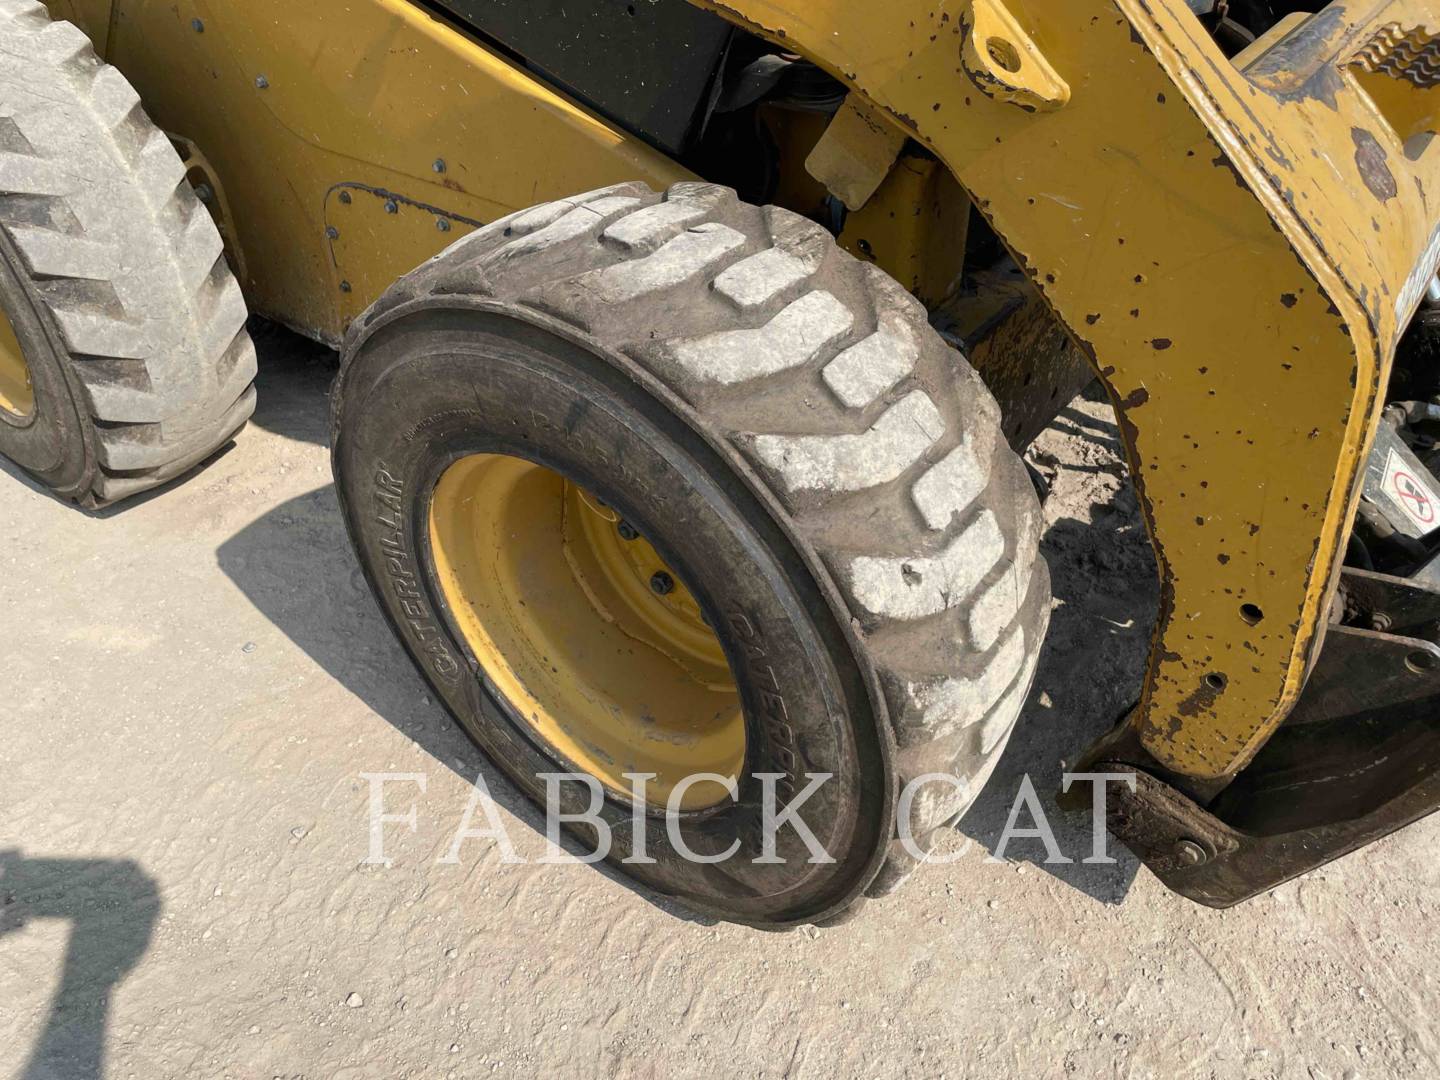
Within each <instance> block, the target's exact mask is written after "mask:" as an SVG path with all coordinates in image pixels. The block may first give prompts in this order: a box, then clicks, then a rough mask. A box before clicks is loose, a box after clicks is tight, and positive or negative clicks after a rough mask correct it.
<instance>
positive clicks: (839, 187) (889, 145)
mask: <svg viewBox="0 0 1440 1080" xmlns="http://www.w3.org/2000/svg"><path fill="white" fill-rule="evenodd" d="M906 137H907V136H906V134H905V132H903V131H901V130H900V129H899V128H897V127H896V126H895V125H894V124H892V123H891V122H890V121H889V120H887V119H885V118H884V117H883V116H882V115H881V114H880V113H879V112H878V111H876V110H875V109H873V108H871V107H870V106H869V105H868V104H866V103H865V100H864V99H863V98H861V97H860V96H859V95H857V94H851V95H850V96H849V97H847V98H846V99H845V104H844V105H842V106H841V107H840V111H839V112H837V113H836V114H835V118H834V119H833V120H831V121H830V125H829V127H827V128H826V129H825V134H823V135H821V136H820V141H819V142H817V143H816V144H815V148H814V149H813V150H811V151H810V156H809V157H807V158H806V159H805V171H806V172H808V173H809V174H810V175H811V176H813V177H814V178H815V179H816V180H819V181H820V183H822V184H824V185H825V187H826V188H827V189H828V190H829V192H830V194H832V195H834V196H835V197H836V198H837V199H839V200H840V201H841V202H843V203H844V204H845V205H846V206H847V207H849V208H850V209H851V210H859V209H860V208H861V207H863V206H864V205H865V204H866V203H867V202H869V201H870V196H872V195H874V194H875V192H876V191H877V190H878V189H879V187H880V185H881V184H882V183H883V182H884V181H885V177H887V176H889V175H890V170H891V168H892V167H893V166H894V165H895V159H896V158H898V157H899V156H900V150H901V148H902V147H903V146H904V145H905V139H906Z"/></svg>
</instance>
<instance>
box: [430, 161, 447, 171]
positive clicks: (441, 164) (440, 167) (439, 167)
mask: <svg viewBox="0 0 1440 1080" xmlns="http://www.w3.org/2000/svg"><path fill="white" fill-rule="evenodd" d="M430 167H431V168H432V169H434V170H435V171H436V172H437V173H443V172H444V171H445V159H444V158H436V159H435V164H433V165H431V166H430Z"/></svg>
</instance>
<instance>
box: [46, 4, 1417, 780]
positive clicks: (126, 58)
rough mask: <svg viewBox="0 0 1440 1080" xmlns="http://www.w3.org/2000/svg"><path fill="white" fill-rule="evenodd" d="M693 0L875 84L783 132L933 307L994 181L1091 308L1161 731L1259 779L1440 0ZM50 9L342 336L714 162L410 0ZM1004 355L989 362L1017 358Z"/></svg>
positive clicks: (1185, 768) (258, 284)
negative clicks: (510, 230)
mask: <svg viewBox="0 0 1440 1080" xmlns="http://www.w3.org/2000/svg"><path fill="white" fill-rule="evenodd" d="M694 2H695V3H696V4H697V5H698V6H700V7H702V8H705V9H708V10H711V11H713V12H715V13H717V14H719V15H720V16H722V17H723V18H725V19H727V20H729V21H731V22H733V23H734V24H735V25H737V26H740V27H742V28H743V29H745V30H747V31H749V32H750V33H752V34H754V35H757V36H759V37H761V38H764V39H767V40H769V41H771V42H774V43H777V44H780V45H782V46H783V47H784V49H785V50H787V51H790V52H794V53H798V54H801V55H803V56H804V57H806V58H807V59H809V60H811V61H813V62H814V63H815V64H817V65H819V66H820V67H821V68H823V69H824V70H826V71H827V72H829V73H830V74H831V75H832V76H834V77H835V78H837V79H839V80H840V81H841V82H843V83H844V84H845V85H846V86H847V87H848V88H849V90H850V92H851V94H850V99H849V101H848V102H847V103H846V105H845V107H844V108H843V109H842V110H841V112H840V113H839V114H837V115H836V117H835V118H834V119H833V120H832V121H830V122H829V124H828V126H827V125H826V124H825V123H823V122H822V123H819V124H818V125H816V124H814V123H810V124H808V125H807V123H804V122H796V123H794V124H793V125H792V127H793V129H794V131H795V132H796V134H795V135H794V138H793V140H791V141H789V142H785V141H783V140H782V145H781V147H780V151H781V153H782V155H785V156H788V157H793V158H795V159H796V160H800V161H804V163H805V168H806V174H805V175H803V176H802V175H800V174H799V173H798V171H797V172H793V173H792V176H793V177H797V179H794V180H793V183H794V184H795V186H796V190H797V191H798V189H799V188H803V187H806V186H807V185H808V186H809V187H811V188H818V189H819V190H821V191H822V192H823V191H824V190H828V191H829V192H831V193H832V194H834V195H835V196H836V197H838V198H840V199H841V200H842V201H843V202H845V204H846V205H847V206H848V207H849V208H850V211H851V213H850V216H849V218H848V220H847V224H846V227H845V231H844V233H843V234H842V237H841V240H842V243H844V244H845V245H846V246H847V247H849V248H850V249H851V250H852V251H855V252H857V253H860V254H863V255H865V256H866V257H870V258H873V259H874V260H875V261H876V262H877V263H879V264H880V265H881V266H882V267H883V268H885V269H886V270H888V271H890V272H891V273H892V274H894V275H895V276H896V277H897V278H899V279H900V280H901V281H902V282H903V283H904V284H905V285H906V286H907V287H909V288H911V289H912V290H913V291H914V292H916V294H917V295H919V296H920V297H921V298H922V299H924V300H925V301H926V302H927V304H930V305H932V306H934V305H937V304H940V303H941V302H942V301H943V300H944V299H945V297H946V295H947V287H948V286H949V284H950V283H951V282H952V281H953V280H954V278H955V277H956V275H957V274H958V272H959V269H960V260H961V259H962V257H963V252H964V246H965V244H964V240H965V224H964V223H965V221H966V215H967V214H968V206H967V199H968V200H973V202H974V204H975V205H976V206H977V207H978V208H979V209H980V211H981V212H982V213H983V214H984V215H985V216H986V218H987V219H988V220H989V222H990V223H991V224H992V225H993V227H994V230H995V232H996V233H997V234H998V236H999V237H1000V238H1001V239H1002V240H1003V242H1004V243H1005V245H1006V246H1007V247H1008V248H1009V250H1010V252H1011V253H1012V254H1013V255H1014V256H1015V258H1016V260H1017V261H1018V262H1019V263H1020V265H1021V266H1022V267H1023V268H1024V270H1025V272H1026V273H1027V275H1028V277H1029V284H1030V286H1033V289H1031V288H1029V287H1026V286H1023V285H1022V286H1017V285H1016V283H1014V282H1010V283H1002V285H1001V286H1000V292H999V294H997V295H999V296H1000V300H1001V301H1004V299H1005V297H1006V296H1009V297H1010V299H1011V300H1013V301H1014V302H1015V303H1018V304H1021V305H1022V306H1024V307H1025V308H1026V311H1027V318H1026V320H1025V322H1024V323H1023V327H1022V330H1021V331H1019V332H1018V336H1017V337H1015V338H1013V339H1012V340H1014V341H1020V342H1025V341H1030V342H1035V341H1039V340H1041V339H1049V338H1055V337H1057V330H1056V328H1057V326H1058V325H1059V324H1063V326H1064V328H1065V329H1066V330H1068V333H1069V337H1070V341H1071V342H1072V343H1073V346H1074V347H1075V348H1078V349H1079V350H1080V351H1081V352H1082V353H1083V354H1084V355H1085V356H1086V357H1087V358H1088V359H1089V361H1090V362H1091V363H1092V364H1093V366H1094V369H1095V371H1096V372H1098V374H1099V375H1100V376H1101V378H1102V379H1103V380H1104V382H1105V385H1106V387H1107V388H1108V390H1109V393H1110V395H1111V397H1112V399H1113V401H1114V404H1115V407H1116V410H1117V415H1118V416H1119V419H1120V423H1121V427H1122V431H1123V436H1124V441H1125V444H1126V449H1127V451H1128V454H1129V461H1130V466H1131V470H1132V476H1133V478H1134V480H1135V484H1136V488H1137V490H1138V492H1139V494H1140V496H1141V504H1142V507H1143V510H1144V513H1145V517H1146V521H1147V524H1148V527H1149V529H1150V534H1151V538H1152V541H1153V544H1154V547H1155V552H1156V555H1157V560H1158V563H1159V566H1160V571H1161V575H1162V579H1163V580H1162V586H1163V587H1162V607H1161V611H1160V613H1159V620H1158V623H1157V628H1156V631H1155V639H1154V642H1153V647H1152V652H1151V657H1150V664H1149V669H1148V673H1147V676H1146V680H1145V685H1144V691H1143V697H1142V698H1141V701H1140V704H1139V706H1138V707H1137V709H1136V711H1135V713H1134V714H1133V716H1132V717H1131V718H1130V720H1129V721H1128V724H1129V731H1130V732H1131V733H1132V734H1133V735H1134V737H1136V738H1138V739H1139V741H1140V742H1141V743H1142V744H1143V746H1144V748H1145V749H1146V750H1147V751H1148V752H1149V753H1150V754H1151V755H1153V757H1154V758H1155V759H1156V760H1157V761H1158V762H1160V763H1161V764H1162V765H1163V766H1164V767H1165V768H1167V769H1168V770H1170V771H1171V772H1172V773H1173V774H1174V775H1177V776H1181V777H1190V778H1194V779H1196V780H1197V781H1200V782H1205V783H1208V782H1219V781H1223V780H1224V778H1226V777H1228V776H1232V775H1234V774H1235V773H1236V772H1237V771H1238V770H1239V769H1241V768H1242V767H1243V766H1244V765H1245V763H1246V762H1247V761H1248V760H1250V758H1251V757H1252V756H1253V755H1254V754H1255V753H1256V751H1257V750H1258V749H1259V748H1260V747H1261V746H1262V745H1263V744H1264V742H1265V741H1266V739H1267V738H1268V736H1269V735H1270V733H1271V732H1273V731H1274V729H1275V728H1276V726H1277V725H1279V724H1280V722H1281V721H1282V720H1283V719H1284V718H1285V716H1286V714H1287V712H1288V711H1289V709H1290V708H1291V706H1292V705H1293V704H1294V702H1295V701H1296V699H1297V696H1298V695H1299V693H1300V690H1301V688H1302V685H1303V683H1304V680H1305V676H1306V673H1307V670H1308V668H1309V665H1310V663H1311V660H1312V658H1313V656H1314V654H1315V651H1316V649H1317V648H1318V645H1319V642H1320V640H1321V638H1322V637H1323V632H1322V628H1323V626H1324V625H1325V622H1326V617H1327V612H1328V608H1329V605H1330V602H1331V597H1332V595H1333V591H1334V586H1335V582H1336V579H1337V575H1338V571H1339V565H1340V559H1341V554H1342V552H1343V550H1344V545H1345V540H1346V538H1347V535H1348V530H1349V525H1350V521H1351V519H1352V517H1353V514H1354V512H1355V506H1356V501H1357V499H1358V496H1359V483H1358V481H1359V477H1360V475H1361V471H1362V466H1363V463H1364V461H1365V459H1366V455H1367V453H1368V449H1369V447H1370V444H1371V441H1372V439H1373V438H1374V434H1375V430H1376V424H1377V420H1378V415H1379V411H1380V408H1381V405H1382V396H1381V395H1382V391H1383V388H1384V386H1385V381H1386V377H1387V374H1388V370H1389V367H1390V364H1391V361H1392V358H1393V356H1394V352H1395V347H1396V343H1397V340H1398V337H1399V335H1400V333H1401V332H1402V330H1403V329H1404V328H1405V326H1406V324H1407V322H1408V320H1409V318H1410V315H1411V313H1412V311H1413V310H1414V308H1415V306H1416V304H1417V302H1418V300H1419V299H1420V294H1421V292H1422V291H1423V289H1424V287H1425V285H1426V283H1427V282H1428V281H1429V280H1431V279H1432V278H1433V277H1434V274H1435V270H1436V262H1437V259H1440V232H1437V223H1440V203H1437V200H1440V147H1433V146H1432V147H1427V145H1426V144H1427V143H1428V140H1429V134H1430V133H1432V132H1433V131H1434V130H1436V127H1437V124H1436V114H1437V111H1440V110H1437V105H1436V101H1435V96H1436V95H1437V94H1440V89H1437V88H1435V87H1434V86H1433V85H1429V80H1428V76H1426V75H1425V74H1424V73H1423V72H1420V71H1418V69H1416V68H1415V67H1414V65H1411V66H1410V67H1407V63H1409V61H1408V60H1407V58H1413V56H1415V55H1417V50H1422V49H1423V48H1424V47H1425V46H1426V45H1427V44H1428V43H1429V42H1430V41H1431V40H1432V38H1431V35H1433V34H1435V33H1437V32H1440V17H1437V16H1436V15H1435V14H1432V13H1431V11H1430V10H1429V8H1428V7H1427V5H1426V4H1424V3H1420V2H1417V0H1398V2H1395V3H1389V4H1372V5H1369V6H1363V5H1360V4H1358V3H1345V2H1343V0H1341V2H1337V3H1334V4H1331V5H1330V6H1329V7H1328V8H1326V9H1324V10H1323V11H1322V12H1320V13H1318V14H1317V15H1315V16H1313V17H1305V18H1301V19H1291V20H1287V21H1286V22H1285V23H1282V24H1280V25H1279V26H1277V27H1276V28H1275V29H1274V30H1273V31H1272V33H1271V34H1270V35H1267V37H1266V38H1265V39H1262V40H1261V41H1259V42H1257V43H1256V45H1255V46H1252V47H1251V48H1250V49H1248V50H1246V52H1245V53H1243V54H1242V55H1241V56H1239V57H1236V58H1234V59H1233V60H1232V59H1228V58H1226V57H1225V56H1224V55H1223V54H1222V53H1221V51H1220V50H1219V48H1218V47H1217V45H1216V44H1215V42H1214V41H1213V40H1211V38H1210V36H1209V34H1207V33H1206V32H1205V30H1204V29H1203V28H1202V27H1201V25H1200V23H1199V22H1198V20H1196V18H1195V17H1194V16H1193V15H1191V13H1190V12H1189V11H1188V10H1187V9H1186V7H1185V5H1184V4H1183V3H1180V2H1178V0H1165V2H1159V0H1013V2H1011V3H1008V4H1006V3H1002V2H1000V0H927V2H926V3H920V2H919V0H895V2H892V3H887V4H877V3H868V2H859V0H804V2H803V3H801V2H796V0H728V2H726V3H719V2H717V0H694ZM50 7H51V8H52V9H53V11H54V13H55V14H56V15H57V16H59V17H62V18H69V19H71V20H73V21H75V22H76V23H78V24H79V25H80V26H82V27H83V28H85V29H86V30H87V31H88V32H89V33H90V34H91V36H92V38H93V39H94V40H95V42H96V44H97V47H98V48H99V49H100V50H101V51H102V52H103V53H104V55H105V57H106V59H108V60H109V61H111V62H112V63H114V64H116V65H117V66H119V67H120V68H121V70H122V71H124V72H125V73H126V75H127V76H128V77H129V78H130V79H131V81H132V82H133V83H134V84H135V85H136V87H137V89H138V90H139V92H140V94H141V96H142V99H143V101H144V102H145V105H146V108H147V109H148V110H149V111H150V113H151V115H152V116H153V117H154V118H155V119H156V121H157V122H158V123H159V124H160V125H161V126H162V127H164V128H165V129H166V130H168V131H170V132H172V133H174V135H176V136H178V137H182V138H183V139H184V140H186V141H187V142H188V144H190V145H193V146H194V147H196V148H198V152H199V153H200V154H203V158H197V159H196V160H197V161H198V162H200V165H198V166H197V167H200V168H202V169H203V170H207V171H208V172H209V173H213V177H214V185H213V186H214V188H215V190H216V196H215V198H216V200H217V203H219V202H221V201H222V199H223V213H224V214H225V215H228V216H229V218H230V219H231V220H230V221H228V222H224V223H222V224H223V225H225V227H226V228H227V230H228V232H227V235H228V236H229V238H230V240H231V242H232V248H233V249H234V250H233V257H234V260H235V262H236V265H237V266H239V267H242V268H243V276H244V284H245V287H246V291H247V294H248V297H249V299H250V303H251V306H252V308H254V309H255V310H257V311H259V312H261V313H263V314H266V315H268V316H271V317H273V318H275V319H277V320H279V321H281V322H284V323H286V324H289V325H291V326H294V327H296V328H298V329H301V330H302V331H304V332H306V333H309V334H311V335H313V336H315V337H317V338H320V339H323V340H327V341H332V342H334V341H337V340H338V339H339V338H340V336H341V335H342V334H343V332H344V330H345V328H346V326H347V325H348V323H349V321H350V320H351V319H352V318H354V316H356V315H357V314H358V313H359V312H360V311H362V310H363V309H364V308H365V306H366V305H367V304H369V302H370V301H371V300H372V299H373V298H374V297H375V296H376V295H377V294H378V293H379V292H380V291H381V290H382V289H383V288H384V287H386V286H387V285H388V284H389V283H390V282H391V281H393V280H394V279H395V278H396V277H398V276H399V275H401V274H403V273H405V272H406V271H408V270H410V269H412V268H413V267H414V266H415V265H417V264H418V263H420V262H422V261H423V260H424V259H426V258H427V257H429V256H430V255H432V254H434V253H435V252H436V251H438V250H440V249H441V248H442V247H444V246H445V245H447V244H448V243H450V242H451V241H453V240H454V239H456V238H457V236H458V235H460V234H461V233H463V232H464V231H465V230H467V229H469V228H471V227H473V226H474V225H476V224H478V223H482V222H487V221H490V220H493V219H494V218H496V217H499V216H501V215H503V214H505V213H508V212H510V211H512V210H516V209H519V208H521V207H524V206H528V205H531V204H534V203H537V202H540V201H543V200H546V199H549V198H553V197H557V196H562V195H566V194H570V193H573V192H577V191H583V190H587V189H592V188H596V187H599V186H603V185H606V184H609V183H613V182H619V181H624V180H637V179H638V180H644V181H647V182H649V183H651V184H652V185H654V186H657V187H660V186H664V185H666V184H669V183H671V182H674V181H676V180H680V179H684V178H687V177H689V176H690V172H689V171H688V170H687V169H686V168H685V167H684V166H682V165H681V164H679V163H678V162H676V161H675V160H672V159H671V158H669V157H667V156H666V155H665V154H663V153H661V152H660V151H658V150H656V149H654V148H652V147H651V146H650V145H649V144H647V143H646V142H644V141H643V140H641V139H639V138H637V137H635V136H633V135H629V134H626V133H625V132H623V131H621V130H619V129H618V128H617V127H616V126H614V125H612V124H610V123H608V122H606V121H604V120H602V119H601V118H600V117H598V116H597V115H596V114H594V113H592V112H591V111H589V110H587V109H586V108H585V107H583V106H582V105H580V104H578V103H577V102H576V101H574V100H572V99H571V98H569V97H567V96H566V95H565V94H564V93H562V92H561V91H560V90H558V89H556V88H554V87H551V86H547V85H546V84H545V83H544V82H542V81H541V80H540V79H539V78H538V77H537V76H535V75H533V74H531V73H529V72H527V71H525V70H523V69H522V68H521V67H519V66H517V65H516V64H515V63H513V62H512V61H511V60H510V59H509V58H507V57H506V56H504V55H502V54H501V53H500V52H499V51H497V50H495V49H492V48H490V47H488V46H487V45H485V44H483V43H482V42H480V41H479V40H477V39H475V38H473V37H471V36H469V35H467V34H466V33H465V32H464V31H463V30H462V29H461V28H459V27H457V26H455V25H452V24H450V23H448V22H445V21H441V20H440V19H437V18H436V17H434V16H433V15H432V14H430V13H429V12H428V11H427V10H425V9H423V8H421V7H419V6H417V5H415V4H412V3H408V2H405V0H347V2H346V3H344V4H339V3H334V2H330V0H316V2H313V3H306V4H296V3H293V2H291V0H247V2H246V3H244V4H239V3H224V2H221V0H165V2H163V3H162V2H160V0H51V2H50ZM907 140H914V143H918V144H919V146H921V147H923V148H924V150H925V151H928V154H926V155H921V156H916V155H914V154H906V153H904V152H903V148H904V147H905V146H906V145H907ZM817 178H818V179H817ZM783 187H784V185H782V189H783ZM792 194H793V196H794V197H795V198H797V199H798V198H800V195H799V194H795V193H792ZM780 201H784V199H783V198H782V199H781V200H780ZM1017 288H1018V290H1019V291H1018V292H1017ZM1006 290H1008V292H1007V291H1006ZM1037 292H1038V294H1039V296H1042V297H1043V304H1042V303H1041V302H1040V301H1039V300H1038V299H1035V296H1036V293H1037ZM996 302H997V301H996V296H995V295H992V296H988V297H981V298H980V300H979V301H978V303H979V304H980V305H981V307H982V308H983V307H984V305H985V304H987V303H991V304H993V303H996ZM974 317H975V309H974V308H973V307H972V308H971V309H970V310H969V311H968V313H967V312H960V313H959V316H958V321H959V322H961V323H963V322H964V321H965V320H966V318H972V319H973V318H974ZM1057 320H1058V322H1057ZM1047 348H1048V349H1049V351H1050V352H1051V353H1053V354H1054V355H1057V356H1059V355H1062V354H1064V353H1065V351H1066V348H1065V346H1064V343H1063V342H1059V343H1057V344H1053V345H1050V346H1047ZM1004 353H1005V350H1004V349H1001V348H999V347H994V348H990V349H988V350H986V349H983V348H982V349H980V350H977V351H976V353H975V354H973V355H972V358H973V359H974V360H975V362H976V366H977V368H978V369H979V370H980V372H981V374H982V375H983V376H985V377H986V378H987V379H993V380H995V381H996V382H999V381H1003V380H1006V379H1009V380H1010V381H1011V382H1013V383H1015V384H1017V385H1018V384H1019V382H1020V381H1021V380H1020V379H1019V378H1018V377H1017V376H1015V373H1014V372H1013V371H1012V370H1010V368H1011V367H1013V359H1012V358H1008V357H1007V356H1005V355H1003V354H1004ZM1024 382H1027V383H1028V382H1029V378H1028V376H1027V377H1026V378H1025V379H1024ZM1012 396H1013V395H1012Z"/></svg>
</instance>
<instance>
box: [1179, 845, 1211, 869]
mask: <svg viewBox="0 0 1440 1080" xmlns="http://www.w3.org/2000/svg"><path fill="white" fill-rule="evenodd" d="M1174 850H1175V857H1176V858H1177V859H1179V860H1180V861H1181V862H1183V863H1185V864H1186V865H1187V866H1203V865H1205V864H1206V863H1207V862H1209V861H1210V853H1209V852H1208V851H1206V850H1205V846H1204V845H1203V844H1199V843H1196V842H1195V841H1194V840H1178V841H1176V843H1175V848H1174Z"/></svg>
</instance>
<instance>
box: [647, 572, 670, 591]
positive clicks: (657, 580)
mask: <svg viewBox="0 0 1440 1080" xmlns="http://www.w3.org/2000/svg"><path fill="white" fill-rule="evenodd" d="M650 588H651V589H652V590H653V591H654V592H656V593H658V594H659V595H660V596H664V595H665V594H666V593H669V592H672V591H674V589H675V579H674V578H672V577H671V576H670V575H669V574H667V573H666V572H665V571H664V570H657V571H655V573H653V574H651V575H650Z"/></svg>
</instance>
